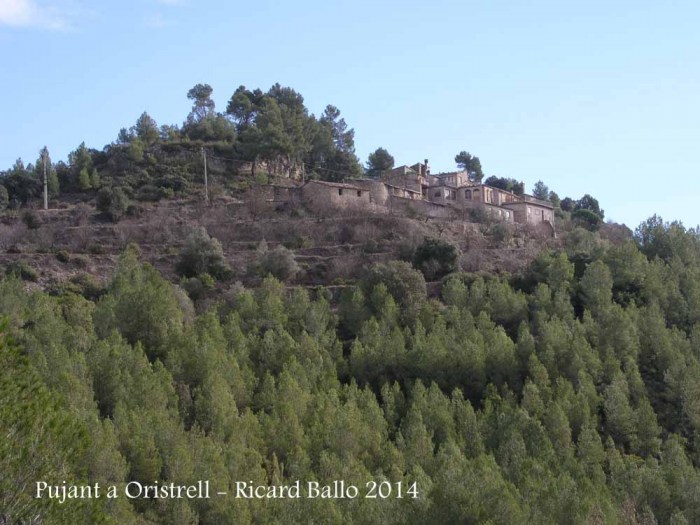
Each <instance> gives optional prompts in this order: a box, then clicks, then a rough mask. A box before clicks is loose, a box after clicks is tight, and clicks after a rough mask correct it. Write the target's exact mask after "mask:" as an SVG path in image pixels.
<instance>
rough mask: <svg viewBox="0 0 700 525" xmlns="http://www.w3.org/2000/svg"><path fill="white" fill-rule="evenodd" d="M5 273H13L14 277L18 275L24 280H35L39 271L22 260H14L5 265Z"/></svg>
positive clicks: (37, 278)
mask: <svg viewBox="0 0 700 525" xmlns="http://www.w3.org/2000/svg"><path fill="white" fill-rule="evenodd" d="M5 273H6V274H7V275H14V276H16V277H19V278H20V279H22V280H24V281H34V282H36V281H38V280H39V272H37V271H36V270H35V269H34V268H32V267H31V266H29V265H28V264H27V263H26V262H24V261H15V262H11V263H9V264H8V265H7V266H5Z"/></svg>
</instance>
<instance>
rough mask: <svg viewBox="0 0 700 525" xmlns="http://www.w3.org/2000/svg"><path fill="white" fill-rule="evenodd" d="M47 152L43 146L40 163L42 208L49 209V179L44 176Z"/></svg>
mask: <svg viewBox="0 0 700 525" xmlns="http://www.w3.org/2000/svg"><path fill="white" fill-rule="evenodd" d="M48 152H49V150H48V149H47V148H46V146H44V149H43V150H42V151H41V158H42V162H41V163H42V164H43V165H44V209H45V210H48V209H49V180H48V178H47V177H46V164H47V160H48Z"/></svg>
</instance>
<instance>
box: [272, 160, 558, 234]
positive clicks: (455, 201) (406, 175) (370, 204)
mask: <svg viewBox="0 0 700 525" xmlns="http://www.w3.org/2000/svg"><path fill="white" fill-rule="evenodd" d="M267 190H268V192H269V193H268V194H267V200H268V201H271V202H275V203H285V202H297V203H303V204H304V205H306V206H308V207H309V208H310V209H312V210H321V209H324V210H332V209H336V208H338V209H348V208H358V209H360V208H363V209H368V210H369V209H374V210H376V211H387V210H388V211H391V210H397V211H398V210H401V209H404V210H411V211H412V212H413V213H416V214H421V215H425V216H427V217H436V218H452V217H456V216H459V215H462V216H466V214H467V213H468V212H470V211H471V210H475V209H479V210H482V211H483V212H484V213H486V214H487V215H488V216H489V217H490V218H491V219H495V220H500V221H504V222H506V223H517V224H530V225H533V226H536V227H538V228H541V229H545V230H547V231H549V232H550V233H551V234H554V207H553V206H552V205H551V204H550V203H549V202H546V201H542V200H539V199H536V198H535V197H533V196H532V195H526V194H524V195H516V194H515V193H512V192H510V191H506V190H502V189H500V188H493V187H491V186H487V185H486V184H482V183H480V182H473V181H471V180H470V179H469V175H468V173H467V172H466V171H455V172H448V173H437V174H431V173H430V166H429V164H428V160H427V159H426V160H425V161H424V162H422V163H420V162H419V163H417V164H414V165H413V166H399V167H397V168H393V169H391V170H389V171H387V172H385V173H384V174H383V175H382V176H381V177H380V178H379V179H348V181H347V182H346V183H338V182H325V181H318V180H309V181H307V182H305V183H304V184H302V185H301V186H298V187H282V186H268V187H267Z"/></svg>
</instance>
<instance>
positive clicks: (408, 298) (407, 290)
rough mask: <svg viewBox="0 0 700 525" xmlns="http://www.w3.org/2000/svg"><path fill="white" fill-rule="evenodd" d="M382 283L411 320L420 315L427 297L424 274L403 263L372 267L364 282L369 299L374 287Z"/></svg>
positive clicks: (392, 262)
mask: <svg viewBox="0 0 700 525" xmlns="http://www.w3.org/2000/svg"><path fill="white" fill-rule="evenodd" d="M380 283H382V284H384V285H385V286H386V289H387V291H388V292H389V293H390V294H391V296H392V297H393V298H394V299H395V300H396V302H397V303H398V304H399V305H401V306H402V307H403V308H404V309H405V312H406V315H407V316H408V317H409V318H411V317H413V316H415V315H416V314H417V313H418V310H419V308H420V305H421V304H422V303H423V302H424V301H425V298H426V296H427V290H426V285H425V279H424V278H423V274H421V273H420V272H419V271H417V270H414V269H413V268H411V265H410V264H408V263H406V262H403V261H391V262H388V263H386V264H382V263H378V264H375V265H374V266H372V268H371V269H370V271H369V274H368V275H367V277H366V278H365V279H364V281H363V288H364V290H363V291H364V293H365V297H369V296H370V294H371V292H372V290H373V289H374V287H375V286H377V285H378V284H380Z"/></svg>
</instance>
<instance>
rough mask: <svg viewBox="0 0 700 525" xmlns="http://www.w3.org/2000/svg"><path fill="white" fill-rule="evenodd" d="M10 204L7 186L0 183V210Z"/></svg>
mask: <svg viewBox="0 0 700 525" xmlns="http://www.w3.org/2000/svg"><path fill="white" fill-rule="evenodd" d="M9 204H10V195H9V194H8V193H7V188H6V187H5V186H3V185H2V184H0V211H3V210H5V209H6V208H7V206H8V205H9Z"/></svg>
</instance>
